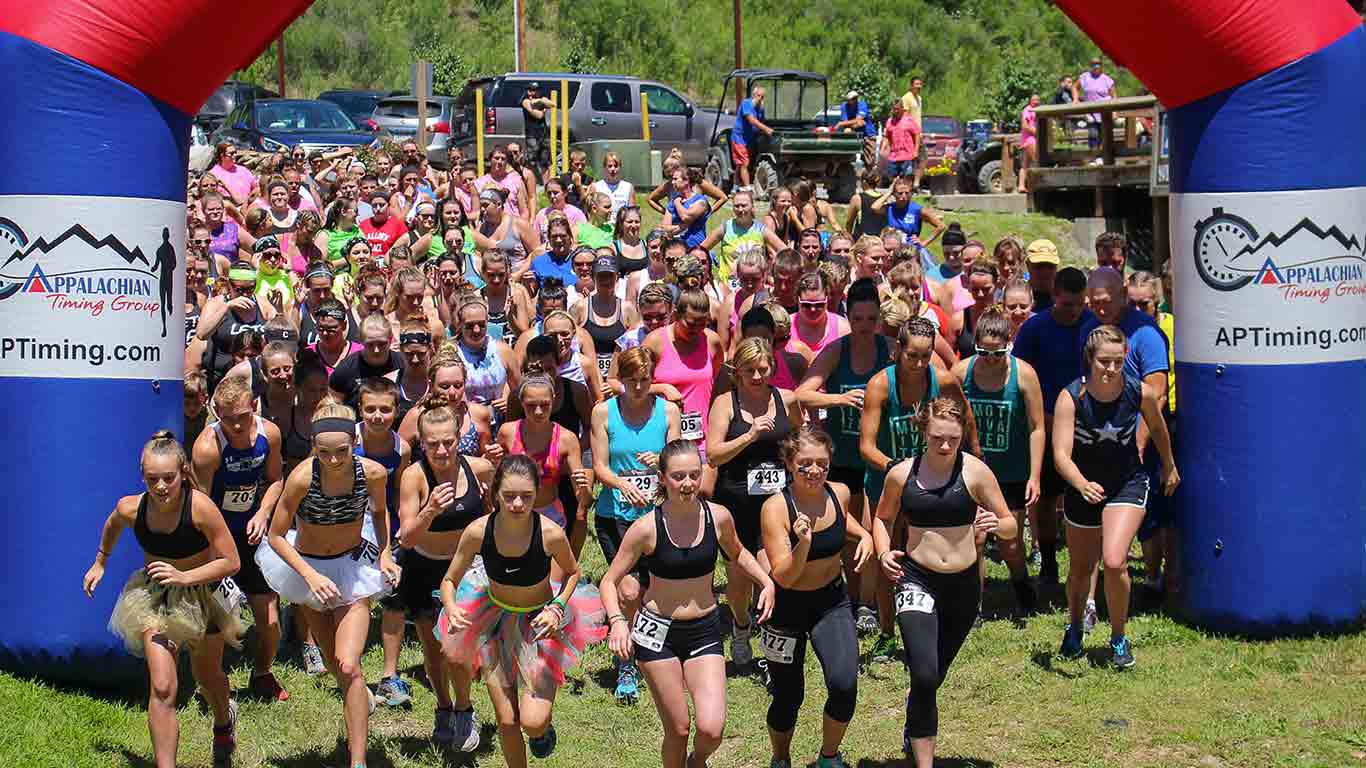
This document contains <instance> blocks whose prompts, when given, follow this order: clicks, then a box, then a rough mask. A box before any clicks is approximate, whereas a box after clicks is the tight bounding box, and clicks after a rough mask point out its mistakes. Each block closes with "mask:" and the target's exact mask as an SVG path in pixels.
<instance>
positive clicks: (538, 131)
mask: <svg viewBox="0 0 1366 768" xmlns="http://www.w3.org/2000/svg"><path fill="white" fill-rule="evenodd" d="M552 106H554V102H552V101H551V100H550V99H548V98H546V97H545V96H542V95H541V84H540V83H530V84H528V85H527V87H526V95H525V96H524V97H522V134H523V135H524V136H525V137H526V153H527V158H528V160H529V161H530V165H531V166H532V167H533V168H535V169H536V171H538V172H539V171H543V170H545V169H546V168H548V167H550V146H549V144H548V143H547V141H546V139H547V138H548V137H549V136H550V129H549V128H547V127H546V124H545V112H546V110H547V109H550V108H551V107H552Z"/></svg>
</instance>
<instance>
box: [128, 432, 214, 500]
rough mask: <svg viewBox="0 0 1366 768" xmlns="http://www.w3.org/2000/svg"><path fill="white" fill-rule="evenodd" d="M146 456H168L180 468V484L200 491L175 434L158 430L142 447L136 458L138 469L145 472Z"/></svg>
mask: <svg viewBox="0 0 1366 768" xmlns="http://www.w3.org/2000/svg"><path fill="white" fill-rule="evenodd" d="M148 456H170V457H171V458H173V459H175V460H176V463H177V464H178V465H179V468H180V479H181V481H182V482H185V483H189V484H190V488H192V489H193V490H196V491H198V490H202V489H201V488H200V487H199V481H198V480H197V479H196V478H195V475H194V467H192V466H191V465H190V459H189V457H187V456H186V455H185V448H184V447H183V446H182V445H181V444H180V441H178V440H176V439H175V433H173V432H171V430H169V429H158V430H157V431H156V432H153V433H152V437H151V439H150V440H148V441H147V442H146V443H144V444H143V446H142V453H141V455H140V456H139V458H138V469H139V470H143V471H145V470H146V467H147V457H148Z"/></svg>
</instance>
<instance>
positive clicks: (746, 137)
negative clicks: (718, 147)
mask: <svg viewBox="0 0 1366 768" xmlns="http://www.w3.org/2000/svg"><path fill="white" fill-rule="evenodd" d="M759 133H763V134H764V135H765V136H772V135H773V129H772V128H769V127H768V126H767V125H765V124H764V87H763V86H762V85H756V86H754V89H753V90H751V91H750V92H749V98H748V99H745V100H744V101H742V102H740V109H739V111H737V112H736V113H735V127H734V128H733V129H732V130H731V132H730V162H731V165H733V166H735V184H736V186H737V187H739V189H745V190H748V189H749V188H750V186H749V161H750V155H749V145H750V142H752V141H754V139H755V137H756V136H757V135H758V134H759Z"/></svg>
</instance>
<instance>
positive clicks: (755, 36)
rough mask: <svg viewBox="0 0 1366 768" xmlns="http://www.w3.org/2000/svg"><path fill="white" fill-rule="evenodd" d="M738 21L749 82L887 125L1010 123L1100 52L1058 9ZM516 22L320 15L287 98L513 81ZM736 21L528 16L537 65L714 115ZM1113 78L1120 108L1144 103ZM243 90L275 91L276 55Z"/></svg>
mask: <svg viewBox="0 0 1366 768" xmlns="http://www.w3.org/2000/svg"><path fill="white" fill-rule="evenodd" d="M794 7H796V8H799V9H800V10H799V11H797V12H794V11H793V8H794ZM742 10H743V25H742V26H743V32H744V40H743V45H744V61H745V64H746V66H785V67H794V68H800V69H808V70H814V71H817V72H823V73H825V74H827V75H830V76H831V78H832V89H831V96H832V98H835V99H837V98H838V96H836V95H835V93H836V91H839V92H842V91H843V90H845V89H847V88H849V87H851V86H852V87H857V88H859V89H860V90H862V91H864V92H865V93H866V94H867V95H868V97H869V101H870V102H871V103H872V105H873V106H874V108H875V110H877V111H879V112H881V111H883V110H885V108H886V106H887V105H888V104H889V103H890V99H891V98H892V97H893V96H894V95H899V94H900V93H901V92H902V91H904V90H905V89H906V87H907V85H908V84H909V82H910V78H911V76H912V75H920V76H922V77H924V78H925V83H926V84H925V91H924V94H923V97H924V101H925V105H926V107H925V108H926V111H927V112H928V113H932V114H947V115H952V116H954V117H958V118H960V119H970V118H977V117H985V116H996V117H1005V116H1008V115H1009V116H1013V115H1016V114H1018V112H1019V110H1020V108H1021V107H1022V106H1023V99H1024V98H1027V95H1028V92H1029V91H1030V90H1035V91H1038V92H1040V93H1041V94H1042V95H1043V96H1044V99H1045V101H1047V100H1048V99H1049V98H1051V94H1052V92H1053V89H1054V88H1055V87H1056V83H1057V78H1058V77H1059V76H1060V75H1062V74H1065V73H1069V74H1073V75H1075V74H1077V73H1078V72H1080V71H1081V70H1082V68H1083V67H1084V66H1085V63H1086V61H1087V59H1088V58H1089V57H1090V56H1091V55H1093V54H1094V53H1095V52H1096V48H1095V45H1094V44H1093V43H1091V42H1090V41H1089V40H1088V39H1087V38H1086V36H1085V35H1084V34H1082V33H1081V31H1080V30H1078V29H1077V27H1076V26H1075V25H1073V24H1072V23H1071V21H1070V20H1068V19H1067V18H1066V17H1065V16H1064V15H1063V14H1062V13H1061V12H1060V11H1058V10H1057V9H1056V8H1055V7H1053V5H1052V4H1051V3H1050V2H1048V1H1047V0H1015V2H1012V3H1002V2H999V1H998V0H857V1H855V0H827V1H826V2H822V3H818V4H798V5H796V6H794V5H793V4H790V3H779V2H776V1H775V0H744V5H743V9H742ZM511 20H512V0H473V1H472V2H456V1H455V0H317V2H316V3H315V4H314V5H313V7H312V8H310V9H309V11H308V12H307V13H305V14H304V15H303V16H302V17H301V18H299V19H298V20H297V21H295V22H294V24H293V25H291V26H290V27H289V29H288V31H287V32H286V38H285V65H286V72H287V75H288V82H289V91H290V94H289V95H291V96H314V95H316V94H317V93H318V92H319V91H321V90H323V89H325V88H364V87H374V88H379V87H392V88H406V87H407V86H408V77H409V75H408V72H409V67H410V65H411V63H412V60H413V59H414V58H415V53H414V52H415V51H422V52H423V53H424V54H425V55H427V56H428V57H429V58H432V59H434V60H436V61H438V62H439V63H440V64H441V65H442V67H441V69H442V71H441V72H440V73H438V76H437V82H438V84H441V83H443V82H444V83H459V82H462V81H463V78H464V77H466V76H469V75H472V74H484V73H497V72H505V71H508V70H510V69H512V66H513V53H512V33H511V29H512V21H511ZM731 20H732V6H731V2H730V1H729V0H573V2H560V0H528V2H527V65H528V67H529V68H530V69H533V70H553V71H562V70H574V71H598V72H616V73H622V74H633V75H640V76H642V77H650V78H655V79H658V80H661V81H664V82H668V83H671V84H673V85H675V86H677V87H679V88H681V89H683V90H685V91H687V92H688V93H689V94H690V95H691V96H693V97H695V98H697V99H699V100H700V101H702V103H710V102H712V101H714V100H715V99H717V97H718V96H719V93H718V92H719V89H720V82H721V77H722V76H723V75H724V74H725V72H726V71H727V70H729V69H730V68H731V65H732V64H733V61H734V48H733V34H732V21H731ZM700 30H706V31H707V32H706V34H695V33H696V32H698V31H700ZM689 33H694V36H692V37H689V36H688V35H689ZM1110 69H1111V70H1112V74H1115V76H1116V79H1117V80H1118V82H1119V90H1120V93H1121V94H1132V93H1135V92H1136V91H1137V88H1138V84H1137V82H1136V81H1135V80H1134V78H1133V77H1132V76H1131V75H1129V74H1128V73H1127V72H1123V71H1117V68H1116V67H1114V66H1111V67H1110ZM241 76H242V77H244V78H246V79H250V80H254V81H256V82H260V83H263V84H267V85H269V86H272V87H273V86H274V84H275V82H276V76H275V49H274V47H272V48H270V49H269V50H268V51H266V52H265V53H264V54H263V55H262V56H261V57H260V58H259V59H258V60H257V61H256V62H254V63H253V64H252V65H251V66H250V67H248V69H247V70H246V71H245V72H244V73H243V74H242V75H241ZM448 87H449V86H448ZM1022 94H1023V96H1022Z"/></svg>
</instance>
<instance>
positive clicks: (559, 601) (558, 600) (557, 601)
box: [549, 597, 568, 613]
mask: <svg viewBox="0 0 1366 768" xmlns="http://www.w3.org/2000/svg"><path fill="white" fill-rule="evenodd" d="M549 605H553V606H555V607H557V608H559V609H560V613H564V612H565V611H567V610H568V607H567V606H566V605H565V601H564V598H563V597H557V598H555V599H554V600H551V601H550V603H549Z"/></svg>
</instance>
